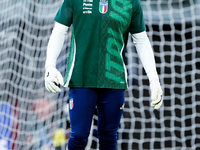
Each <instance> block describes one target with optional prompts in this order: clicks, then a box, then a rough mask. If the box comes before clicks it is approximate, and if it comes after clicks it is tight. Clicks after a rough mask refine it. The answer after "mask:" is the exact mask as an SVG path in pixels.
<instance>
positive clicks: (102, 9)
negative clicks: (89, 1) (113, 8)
mask: <svg viewBox="0 0 200 150" xmlns="http://www.w3.org/2000/svg"><path fill="white" fill-rule="evenodd" d="M107 10H108V2H99V11H100V13H102V14H105V13H106V12H107Z"/></svg>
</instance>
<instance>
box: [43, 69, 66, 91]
mask: <svg viewBox="0 0 200 150" xmlns="http://www.w3.org/2000/svg"><path fill="white" fill-rule="evenodd" d="M59 85H62V86H63V85H64V81H63V77H62V75H61V73H60V72H59V71H58V70H57V69H56V68H55V67H53V66H49V67H47V68H46V72H45V87H46V89H47V90H48V91H49V92H52V93H59V92H61V89H60V88H59Z"/></svg>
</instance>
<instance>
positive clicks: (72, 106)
mask: <svg viewBox="0 0 200 150" xmlns="http://www.w3.org/2000/svg"><path fill="white" fill-rule="evenodd" d="M73 108H74V100H73V98H71V99H70V100H69V109H70V110H72V109H73Z"/></svg>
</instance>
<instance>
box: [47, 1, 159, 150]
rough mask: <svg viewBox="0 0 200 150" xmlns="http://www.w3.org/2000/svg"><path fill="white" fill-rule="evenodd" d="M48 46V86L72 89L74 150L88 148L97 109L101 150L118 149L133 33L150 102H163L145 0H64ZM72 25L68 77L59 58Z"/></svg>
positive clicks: (71, 145) (55, 90)
mask: <svg viewBox="0 0 200 150" xmlns="http://www.w3.org/2000/svg"><path fill="white" fill-rule="evenodd" d="M54 19H55V26H54V29H53V31H52V34H51V36H50V40H49V44H48V46H47V58H46V64H45V69H46V73H45V86H46V89H47V90H48V91H50V92H53V93H58V92H61V89H60V88H59V85H61V86H65V87H69V89H70V90H69V114H70V122H71V135H70V138H69V142H68V149H69V150H84V148H85V146H86V144H87V140H88V136H89V132H90V127H91V122H92V117H93V113H94V110H95V108H96V107H97V112H98V138H99V149H100V150H116V145H117V131H118V128H119V124H120V118H121V115H122V112H123V107H124V100H125V90H126V89H127V73H126V68H125V62H124V61H125V58H124V56H125V48H126V44H127V39H128V35H129V33H130V34H131V36H132V38H133V41H134V43H135V46H136V49H137V53H138V55H139V58H140V59H141V62H142V64H143V67H144V69H145V71H146V74H147V76H148V79H149V82H150V91H151V106H153V107H154V108H155V109H158V108H160V106H161V104H162V90H161V86H160V82H159V78H158V74H157V72H156V67H155V60H154V55H153V51H152V48H151V45H150V42H149V39H148V37H147V34H146V31H145V30H146V29H145V23H144V19H143V13H142V6H141V3H140V0H99V1H98V0H64V1H63V3H62V5H61V6H60V9H59V10H58V12H57V14H56V16H55V18H54ZM71 25H72V34H71V43H70V49H69V55H68V61H67V64H66V74H65V77H64V81H63V78H62V75H61V74H60V72H59V71H58V70H57V69H56V60H57V57H58V55H59V54H60V51H61V49H62V46H63V43H64V40H65V37H66V34H67V32H68V30H69V27H70V26H71Z"/></svg>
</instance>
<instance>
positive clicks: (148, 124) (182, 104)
mask: <svg viewBox="0 0 200 150" xmlns="http://www.w3.org/2000/svg"><path fill="white" fill-rule="evenodd" d="M61 2H62V0H1V1H0V10H1V11H0V60H1V61H0V79H1V80H0V101H1V103H0V149H2V150H3V146H4V145H5V146H6V145H9V146H6V147H9V148H10V149H15V150H29V149H38V150H39V149H43V150H46V149H47V147H52V143H53V140H52V139H53V138H52V136H53V133H54V131H56V129H57V128H63V129H65V133H66V134H67V133H68V130H67V128H68V127H69V123H68V122H67V119H66V118H67V114H65V112H64V111H63V106H65V104H66V103H67V94H68V91H67V89H64V88H62V90H63V92H62V93H60V94H57V95H53V94H49V93H48V92H47V91H46V90H45V88H44V62H45V58H46V46H47V43H48V40H49V36H50V34H51V30H52V28H53V25H54V21H53V18H54V16H55V13H56V11H57V10H58V8H59V6H60V4H61ZM142 4H143V9H144V17H145V22H146V27H147V31H148V36H149V38H150V41H151V44H152V47H153V48H154V51H155V58H156V62H157V69H158V73H159V75H160V76H159V77H160V81H161V85H162V88H163V92H164V104H163V107H161V109H160V110H159V111H157V110H153V108H151V107H150V98H149V86H148V84H149V83H148V79H147V76H146V75H145V74H144V70H143V68H142V65H141V63H140V61H139V60H138V56H137V54H136V52H135V49H134V45H133V43H132V41H131V40H130V39H129V43H128V46H127V51H128V53H127V54H126V56H127V60H128V64H127V68H128V73H129V77H128V82H129V90H128V91H127V92H126V107H125V109H124V114H123V117H122V120H121V125H120V129H119V140H118V143H119V144H118V149H119V150H120V149H122V150H134V149H138V150H145V149H148V150H149V149H151V150H153V149H162V150H167V149H169V150H171V149H173V150H179V149H185V150H190V149H191V150H196V149H200V70H199V69H200V15H199V14H200V11H199V10H200V1H199V0H176V1H175V0H146V1H145V0H143V1H142ZM69 36H70V35H68V36H67V39H66V42H65V44H64V46H63V51H62V52H61V55H60V56H59V59H58V64H57V68H58V69H59V70H60V71H61V73H62V74H64V71H65V67H64V65H62V64H65V63H66V57H67V54H66V52H67V48H68V45H69ZM96 119H97V117H96V116H95V118H94V124H96ZM92 131H94V132H92V134H93V135H94V136H91V137H90V140H89V143H88V149H97V147H98V145H97V138H96V137H95V135H96V126H95V125H94V126H93V130H92ZM92 134H91V135H92ZM49 149H50V148H49ZM52 149H53V148H52Z"/></svg>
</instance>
